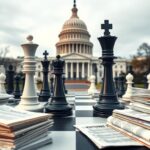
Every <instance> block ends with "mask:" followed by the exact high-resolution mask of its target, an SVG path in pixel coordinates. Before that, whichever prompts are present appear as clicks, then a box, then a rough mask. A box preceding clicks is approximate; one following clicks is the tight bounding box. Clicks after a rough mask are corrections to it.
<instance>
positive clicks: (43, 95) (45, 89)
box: [39, 51, 51, 102]
mask: <svg viewBox="0 0 150 150" xmlns="http://www.w3.org/2000/svg"><path fill="white" fill-rule="evenodd" d="M43 55H44V61H41V63H42V66H43V84H42V89H41V91H40V95H39V101H40V102H48V99H49V98H50V96H51V95H50V89H49V83H48V72H49V63H50V62H49V61H48V59H47V55H48V53H47V51H45V52H44V53H43Z"/></svg>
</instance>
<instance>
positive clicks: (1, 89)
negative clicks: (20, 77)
mask: <svg viewBox="0 0 150 150" xmlns="http://www.w3.org/2000/svg"><path fill="white" fill-rule="evenodd" d="M5 80H6V76H5V74H3V73H1V74H0V93H1V94H6V89H5Z"/></svg>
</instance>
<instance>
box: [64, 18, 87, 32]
mask: <svg viewBox="0 0 150 150" xmlns="http://www.w3.org/2000/svg"><path fill="white" fill-rule="evenodd" d="M68 29H81V30H86V31H87V27H86V24H85V23H84V22H83V21H82V20H81V19H79V18H76V17H71V18H70V19H69V20H67V21H66V22H65V23H64V25H63V28H62V31H64V30H68Z"/></svg>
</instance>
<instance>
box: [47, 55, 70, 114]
mask: <svg viewBox="0 0 150 150" xmlns="http://www.w3.org/2000/svg"><path fill="white" fill-rule="evenodd" d="M64 64H65V61H64V60H62V59H61V58H60V56H59V55H58V56H57V57H56V60H53V62H52V65H53V74H54V75H55V80H54V95H53V96H52V97H51V99H50V102H49V103H48V104H47V105H46V106H45V112H48V113H52V114H53V115H54V116H58V117H64V116H70V115H72V107H71V106H70V105H69V104H68V103H67V101H66V97H65V91H64V85H63V80H62V75H63V67H64Z"/></svg>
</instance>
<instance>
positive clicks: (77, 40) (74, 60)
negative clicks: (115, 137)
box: [56, 1, 126, 82]
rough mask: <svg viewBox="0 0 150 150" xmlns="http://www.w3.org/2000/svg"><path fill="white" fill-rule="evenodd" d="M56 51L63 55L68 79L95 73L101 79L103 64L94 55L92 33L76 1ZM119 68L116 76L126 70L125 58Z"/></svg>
mask: <svg viewBox="0 0 150 150" xmlns="http://www.w3.org/2000/svg"><path fill="white" fill-rule="evenodd" d="M56 51H57V52H56V53H57V55H61V56H62V58H63V59H64V60H65V76H66V78H67V79H68V80H76V79H79V80H88V78H89V77H90V76H91V75H95V76H96V78H97V81H98V82H100V81H101V79H102V77H103V66H101V64H100V60H99V59H98V57H94V56H93V44H92V43H91V42H90V34H89V32H88V30H87V26H86V24H85V23H84V21H82V20H81V19H80V18H79V16H78V9H77V7H76V1H74V5H73V8H72V15H71V17H70V18H69V19H68V20H67V21H66V22H65V23H64V25H63V27H62V30H61V32H60V34H59V41H58V42H57V43H56ZM118 60H119V59H118ZM118 60H117V61H118ZM119 62H120V61H119ZM118 69H119V68H118V67H117V72H116V69H114V75H115V76H117V75H118V74H119V73H120V72H121V71H122V72H126V61H125V60H121V69H119V72H118Z"/></svg>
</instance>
